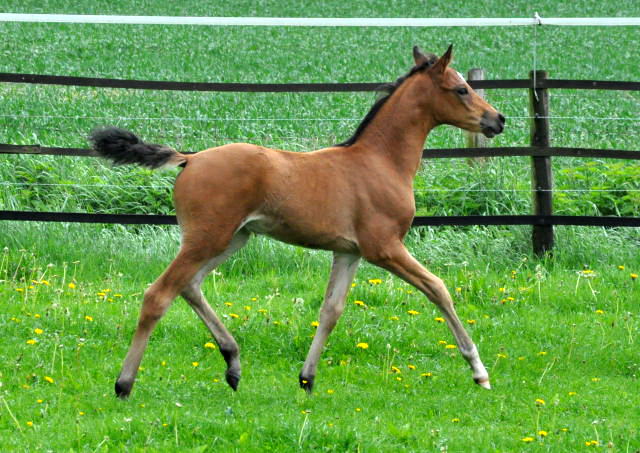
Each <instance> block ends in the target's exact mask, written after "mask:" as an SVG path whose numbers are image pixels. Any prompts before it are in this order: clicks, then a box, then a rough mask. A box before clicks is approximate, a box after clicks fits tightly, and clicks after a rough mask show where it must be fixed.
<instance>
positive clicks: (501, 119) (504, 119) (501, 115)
mask: <svg viewBox="0 0 640 453" xmlns="http://www.w3.org/2000/svg"><path fill="white" fill-rule="evenodd" d="M498 119H499V120H500V122H501V123H502V124H504V123H506V122H507V119H506V118H505V117H504V115H503V114H502V113H498Z"/></svg>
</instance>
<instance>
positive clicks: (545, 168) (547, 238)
mask: <svg viewBox="0 0 640 453" xmlns="http://www.w3.org/2000/svg"><path fill="white" fill-rule="evenodd" d="M530 78H531V86H532V88H531V89H530V90H529V99H530V103H529V105H530V109H531V116H532V117H533V120H532V121H531V146H536V147H540V148H546V147H548V146H549V144H550V140H549V92H548V90H547V89H546V88H541V89H539V88H537V87H534V82H537V81H541V80H545V79H546V78H547V72H546V71H535V73H534V71H531V73H530ZM552 188H553V173H552V171H551V157H549V156H546V157H537V156H534V157H532V158H531V190H532V195H533V214H534V215H546V216H550V215H552V214H553V202H552V192H551V191H552ZM532 240H533V251H534V253H535V254H536V255H538V256H542V255H544V254H545V253H547V252H551V249H552V248H553V242H554V239H553V225H534V226H533V234H532Z"/></svg>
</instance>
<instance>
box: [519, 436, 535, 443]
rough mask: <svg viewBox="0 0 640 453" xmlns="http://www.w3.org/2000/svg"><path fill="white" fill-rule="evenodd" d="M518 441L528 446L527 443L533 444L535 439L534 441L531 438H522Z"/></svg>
mask: <svg viewBox="0 0 640 453" xmlns="http://www.w3.org/2000/svg"><path fill="white" fill-rule="evenodd" d="M520 440H521V441H522V442H525V443H527V444H528V443H531V442H533V441H534V440H535V439H534V438H533V437H523V438H522V439H520Z"/></svg>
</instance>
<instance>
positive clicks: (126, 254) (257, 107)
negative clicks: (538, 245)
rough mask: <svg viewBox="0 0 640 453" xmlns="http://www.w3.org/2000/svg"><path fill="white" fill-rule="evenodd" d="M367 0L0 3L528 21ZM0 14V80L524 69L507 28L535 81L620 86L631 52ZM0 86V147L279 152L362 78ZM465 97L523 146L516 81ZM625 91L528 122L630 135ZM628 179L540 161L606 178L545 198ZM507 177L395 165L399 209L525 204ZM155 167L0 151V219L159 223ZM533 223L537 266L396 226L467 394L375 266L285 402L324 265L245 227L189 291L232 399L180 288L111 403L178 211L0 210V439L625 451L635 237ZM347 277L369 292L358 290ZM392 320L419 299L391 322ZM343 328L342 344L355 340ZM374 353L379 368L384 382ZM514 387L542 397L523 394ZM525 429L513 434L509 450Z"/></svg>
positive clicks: (616, 47)
mask: <svg viewBox="0 0 640 453" xmlns="http://www.w3.org/2000/svg"><path fill="white" fill-rule="evenodd" d="M636 3H637V2H631V1H621V2H616V3H615V4H614V3H611V2H595V1H586V2H563V3H558V2H539V4H538V5H536V8H535V9H537V11H538V12H539V13H540V14H541V15H542V16H549V17H550V16H567V17H571V16H584V15H586V14H587V12H588V15H589V16H616V15H625V16H638V15H640V11H639V10H638V5H637V4H636ZM389 5H390V4H386V3H382V2H371V1H362V2H356V3H347V2H321V3H313V4H308V5H304V8H302V7H301V5H299V4H297V3H294V2H266V1H261V2H246V1H240V2H226V3H224V2H222V3H220V2H219V3H218V4H214V5H212V4H207V3H203V2H195V1H192V0H189V1H185V2H158V1H155V2H154V1H145V2H137V3H136V4H135V5H132V4H131V2H125V1H115V2H109V5H108V8H107V7H106V6H105V5H104V4H102V3H99V2H98V3H96V2H69V1H64V0H49V1H46V2H34V1H26V2H24V1H23V2H17V1H13V0H8V1H6V2H5V4H4V6H3V11H4V12H50V13H52V12H56V13H87V14H98V13H113V14H158V15H160V14H167V15H169V14H170V15H212V16H214V15H221V16H245V15H255V16H309V17H313V16H318V17H322V16H332V17H349V16H351V17H359V16H362V17H479V16H486V15H491V16H496V17H528V16H531V15H532V14H533V10H532V7H531V6H530V2H524V1H515V2H510V3H509V4H508V5H507V4H503V3H500V4H498V3H496V2H473V3H471V2H464V3H462V4H460V3H459V2H458V3H454V2H445V1H439V2H430V3H429V5H428V8H425V4H424V2H416V1H409V0H404V1H396V2H393V4H392V6H389ZM0 31H1V32H2V35H3V47H2V49H1V50H0V54H1V55H2V56H3V58H2V59H0V71H4V72H32V73H46V74H60V75H79V76H100V77H119V78H137V79H157V80H185V81H212V82H358V81H364V82H372V81H390V80H393V79H395V78H396V77H397V76H399V75H401V74H403V73H405V72H406V71H407V70H408V68H409V67H410V65H411V54H410V50H411V46H412V45H413V44H420V45H421V46H422V47H423V48H424V49H425V50H427V51H435V52H442V51H444V49H445V48H446V46H447V45H448V44H449V43H451V42H453V43H454V44H455V46H456V47H455V63H454V66H455V67H456V68H457V69H458V70H460V71H462V72H464V71H466V70H467V69H469V68H472V67H478V66H480V67H483V68H485V69H486V70H487V72H488V77H489V78H505V79H506V78H525V77H527V76H528V73H529V71H530V70H531V69H532V64H533V56H534V55H533V48H532V45H531V40H532V39H533V38H534V37H535V38H536V39H537V56H536V64H537V67H538V68H541V69H546V70H548V71H549V72H550V76H551V77H554V78H578V79H609V80H637V78H638V73H637V61H636V59H635V58H634V56H635V54H634V53H633V49H635V47H634V46H635V44H636V43H637V42H638V40H639V39H640V34H639V33H640V30H639V29H638V27H623V28H608V27H601V28H597V27H596V28H574V27H571V28H546V27H545V28H541V29H540V28H538V29H536V30H534V29H533V28H468V29H461V28H450V29H442V28H438V29H409V28H407V29H373V28H370V29H355V28H354V29H344V28H340V29H338V28H335V29H333V28H317V29H302V28H246V27H242V28H208V27H160V26H151V27H143V26H117V25H114V26H104V25H53V24H38V25H36V24H0ZM0 96H1V98H2V102H1V103H0V142H4V143H22V144H34V143H40V144H42V145H48V146H70V147H84V146H86V141H85V137H86V135H87V133H88V132H89V131H90V130H91V129H92V128H94V127H96V126H99V125H105V124H115V125H119V126H121V127H126V128H130V129H132V130H135V131H136V132H138V133H139V134H140V135H141V136H143V137H144V138H145V139H147V140H149V141H155V142H159V143H166V144H169V145H172V146H175V147H177V148H179V149H181V150H188V151H192V150H193V151H195V150H199V149H202V148H206V147H210V146H214V145H219V144H223V143H228V142H230V141H250V142H255V143H260V144H264V145H268V146H274V147H280V148H285V149H292V150H297V151H307V150H310V149H315V148H319V147H323V146H326V145H330V144H332V143H335V142H337V141H340V140H342V139H345V138H347V137H348V136H350V135H351V133H352V132H353V130H354V128H355V127H356V125H357V124H358V121H359V120H360V118H362V116H363V115H364V114H365V113H366V111H367V110H368V108H369V107H370V105H371V104H372V103H373V100H374V95H373V94H371V93H367V94H362V93H360V94H356V93H349V94H332V93H323V94H268V93H253V94H251V93H245V94H242V93H181V92H147V91H141V90H108V89H103V90H99V89H91V88H74V87H66V88H65V87H53V86H32V85H20V84H4V85H2V86H0ZM487 96H488V98H489V100H490V101H491V102H492V103H493V104H495V105H496V107H498V108H499V109H501V111H503V112H504V113H505V114H506V116H507V117H508V123H507V130H506V131H505V134H503V135H501V136H499V137H497V138H496V139H494V140H493V142H492V143H493V144H495V145H496V146H518V145H527V144H528V143H529V135H528V134H529V130H528V122H527V119H526V118H524V117H526V116H528V111H527V104H528V99H527V93H526V91H524V90H499V91H489V92H488V93H487ZM638 105H640V98H639V95H638V94H636V93H632V92H629V93H626V92H583V91H557V92H556V91H553V92H552V93H551V112H552V114H553V116H554V117H559V118H554V119H552V122H551V125H552V142H553V144H554V145H557V146H585V147H598V148H616V149H630V150H634V149H638V145H637V143H638V138H639V137H638V130H639V129H638V128H637V127H636V126H637V123H638V121H637V117H638V108H637V107H638ZM568 117H570V118H568ZM594 118H618V119H617V120H608V121H604V120H597V119H594ZM243 119H246V120H243ZM428 146H429V147H432V148H439V147H452V146H464V136H463V135H462V134H461V133H460V132H459V131H457V130H455V129H452V128H447V127H445V128H439V129H437V130H436V131H434V132H433V134H432V135H431V136H430V137H429V142H428ZM637 170H638V166H637V164H634V163H631V162H622V161H613V160H586V159H566V158H558V159H554V176H555V184H556V187H557V188H560V189H570V190H575V189H578V190H584V191H588V190H590V189H603V188H604V189H619V188H622V189H625V190H626V189H628V191H627V192H625V193H617V192H616V193H613V192H570V191H566V192H562V191H558V192H556V194H555V195H554V197H555V198H554V206H555V209H556V212H557V213H559V214H571V215H579V214H588V215H599V214H606V215H611V214H613V215H636V216H637V215H639V210H640V200H638V198H637V194H638V193H640V192H638V190H640V186H639V185H638V184H639V183H638V181H640V179H639V178H638V174H637ZM529 171H530V170H529V160H528V159H526V158H505V159H495V160H492V161H490V162H489V163H488V164H486V165H484V166H471V167H470V166H469V165H468V164H467V163H466V162H465V161H464V160H462V159H458V160H446V161H445V160H436V161H430V162H425V164H424V165H423V168H422V169H421V170H420V173H419V175H418V178H417V179H416V201H417V204H418V207H419V212H420V213H422V214H431V215H463V214H512V213H513V214H528V213H530V212H531V207H530V192H529V190H530V182H529V179H528V178H529ZM175 174H176V173H175V172H168V173H160V174H158V173H151V172H148V171H146V170H141V169H134V168H116V169H113V168H110V167H108V166H106V165H104V164H103V163H101V162H98V161H95V160H93V159H73V158H53V157H32V156H3V157H2V159H1V160H0V181H2V183H1V184H2V185H1V186H0V187H1V189H0V209H16V210H20V209H26V210H28V209H34V210H58V211H62V210H66V211H79V212H119V213H129V212H131V213H133V212H139V213H170V212H172V207H171V203H170V193H171V184H172V181H173V180H174V178H175ZM494 190H495V191H494ZM625 197H626V198H625ZM556 231H557V241H556V243H557V245H556V248H555V251H554V256H553V257H552V258H546V259H544V260H540V259H537V258H535V257H533V256H532V255H531V252H530V248H531V247H530V228H528V227H510V228H477V227H472V228H438V229H431V228H421V229H418V230H414V231H412V232H411V233H410V235H409V238H408V243H409V247H410V249H411V250H412V251H413V252H414V253H415V255H416V256H417V257H418V258H419V259H420V261H421V262H423V263H425V264H426V265H427V267H428V268H429V269H430V270H432V271H433V272H434V273H436V274H437V275H440V276H441V277H443V278H444V280H445V281H446V283H447V285H448V287H449V288H450V290H451V292H452V293H453V295H454V298H455V300H456V304H457V310H458V312H459V314H460V317H461V318H462V319H463V321H465V322H466V321H467V320H473V321H475V323H469V324H465V325H466V327H467V328H468V330H469V331H470V333H471V335H472V337H473V338H474V340H475V342H476V343H477V344H478V347H479V349H480V353H481V356H482V358H483V360H484V363H485V365H486V366H487V368H488V369H489V372H490V374H491V377H492V383H493V385H494V389H493V390H492V391H490V392H487V391H482V389H480V388H479V387H477V386H475V385H474V384H473V383H472V381H471V379H470V377H471V376H470V372H469V370H468V368H467V366H466V364H465V362H464V361H463V360H462V359H461V357H460V356H459V354H458V353H457V352H456V351H455V350H450V349H446V348H445V346H444V345H442V344H439V342H440V341H445V342H447V344H450V343H452V342H453V338H452V336H451V334H450V333H449V332H448V330H447V329H446V327H445V325H443V324H441V323H438V322H437V321H435V320H434V319H435V318H436V317H438V316H439V315H438V313H437V312H436V310H435V308H434V307H433V306H432V305H431V304H429V303H428V302H427V301H426V299H425V298H424V297H423V296H421V295H419V294H417V292H416V291H412V289H411V288H409V287H408V286H406V285H405V284H403V283H402V282H400V281H399V280H397V279H395V278H391V277H390V276H389V275H388V274H386V273H384V272H382V271H380V270H378V269H376V268H374V267H372V266H369V265H367V264H364V265H362V266H361V268H360V270H359V272H358V275H357V278H356V283H357V285H356V286H355V287H354V288H353V290H352V292H351V294H350V295H349V299H348V309H347V310H346V312H345V314H344V316H343V318H342V319H341V321H340V322H339V324H338V327H337V328H336V330H335V332H334V334H333V335H332V336H331V338H330V340H329V344H328V346H327V348H326V350H325V352H324V354H323V357H322V361H321V363H320V366H319V374H318V377H317V383H316V391H315V394H314V395H313V396H312V397H308V396H306V394H305V393H304V392H303V391H302V390H300V389H299V388H298V384H297V376H298V373H299V371H300V368H301V366H302V362H303V360H304V357H305V355H306V352H307V349H308V347H309V345H310V342H311V338H310V336H311V335H312V334H313V332H314V328H313V327H312V325H311V323H312V322H313V321H314V320H316V318H317V313H318V310H319V307H320V304H321V301H322V295H323V293H324V288H325V285H326V282H327V278H328V273H329V267H330V256H329V254H327V253H325V252H317V251H309V250H304V249H300V248H294V247H290V246H286V245H282V244H280V243H276V242H274V241H270V240H267V239H259V238H254V239H252V241H251V242H250V244H249V245H248V246H247V247H246V248H245V249H243V250H241V251H240V252H239V253H238V254H237V255H236V256H235V257H234V258H232V259H231V260H229V262H227V263H225V264H224V265H223V266H222V267H221V268H220V269H219V273H216V274H215V275H214V276H211V277H209V278H208V280H207V281H206V282H205V285H204V291H205V294H206V296H207V298H208V299H209V300H210V302H211V303H212V305H213V307H214V309H215V310H216V311H217V312H218V313H219V314H220V315H222V316H223V319H224V322H225V323H226V324H227V325H228V327H229V328H230V330H231V331H232V332H233V334H234V336H235V337H236V338H237V340H238V342H239V344H240V347H241V351H242V362H243V380H242V382H241V383H240V389H239V392H237V393H233V392H232V391H231V390H230V389H229V388H228V387H227V386H226V384H225V383H224V379H223V373H224V361H223V360H222V358H221V357H220V355H219V353H218V351H216V350H211V349H209V348H205V347H204V345H205V344H206V343H208V342H210V341H211V338H210V335H209V334H208V332H207V330H206V329H205V328H204V326H203V325H202V324H201V323H200V321H199V320H198V319H197V317H196V316H195V315H194V314H193V313H192V312H191V310H190V309H189V308H188V306H187V305H186V304H185V303H184V302H183V301H176V303H175V304H174V306H173V307H172V308H171V310H169V312H168V314H167V315H166V317H165V318H164V319H163V320H162V322H161V323H160V324H159V326H158V328H157V329H156V331H155V332H154V334H153V336H152V339H151V343H150V345H149V348H148V351H147V354H146V356H145V359H144V361H143V363H142V367H143V370H142V371H141V372H140V375H139V380H138V382H137V384H136V386H135V388H134V392H133V394H132V397H131V398H130V399H129V400H128V401H119V400H117V399H116V398H115V397H114V396H113V384H114V380H115V377H116V376H117V374H118V372H119V368H120V365H121V362H122V359H123V358H124V356H125V354H126V350H127V347H128V345H129V341H130V338H131V335H132V333H133V330H134V328H135V324H136V319H137V314H138V310H139V305H140V299H141V294H142V293H143V291H144V289H145V288H146V287H147V285H149V284H150V283H151V282H152V281H153V280H154V279H155V278H156V277H157V275H159V273H160V272H162V270H163V269H164V268H165V266H166V265H167V264H168V263H169V262H170V260H171V259H172V258H173V256H174V255H175V252H176V250H177V247H178V242H179V232H178V230H177V228H175V227H167V228H150V227H135V228H134V227H131V228H124V227H120V226H101V225H73V224H62V225H61V224H38V223H28V222H23V223H18V222H3V223H2V228H0V329H2V348H0V363H1V364H2V365H1V366H0V383H1V386H0V399H1V400H0V439H2V442H1V445H2V450H3V451H32V450H51V451H122V450H126V451H172V450H174V451H238V452H246V451H271V450H273V451H294V450H300V451H375V452H377V451H398V450H400V451H452V452H453V451H464V452H470V451H479V452H485V451H496V452H498V451H528V450H539V451H543V450H544V451H558V452H567V451H579V450H582V449H587V450H588V449H590V448H591V449H596V450H604V449H606V450H612V451H636V450H640V440H639V439H640V433H639V432H638V428H637V427H638V426H640V418H639V417H638V412H637V407H638V405H639V404H640V400H639V397H638V392H637V388H638V375H639V373H640V362H639V361H638V354H637V350H638V340H637V338H638V334H639V333H640V332H639V331H640V323H639V322H638V307H637V301H638V300H640V287H639V284H640V281H638V280H633V279H632V278H631V274H639V273H640V255H638V250H639V247H640V233H639V232H638V231H637V229H606V230H605V229H599V228H568V227H558V228H556ZM619 266H623V267H624V269H619ZM585 270H592V271H594V272H593V273H589V272H587V273H585V272H584V271H585ZM514 271H515V273H514ZM370 279H381V280H382V282H381V283H380V284H371V283H369V280H370ZM44 282H46V283H44ZM69 283H74V284H75V288H71V287H69ZM458 288H459V290H458ZM107 290H108V291H107ZM120 296H121V297H120ZM254 299H255V300H254ZM511 299H513V300H511ZM356 300H360V301H363V302H364V303H365V304H366V307H367V308H362V307H360V306H358V305H356V304H355V303H354V302H355V301H356ZM225 302H229V303H232V306H227V305H225V304H224V303H225ZM245 307H250V309H247V308H245ZM263 310H264V312H262V311H263ZM409 310H416V311H418V312H420V314H418V315H415V316H411V315H410V314H408V311H409ZM231 313H234V314H237V315H239V317H238V318H237V319H236V318H233V317H230V314H231ZM396 317H397V319H396ZM35 329H41V330H42V333H40V334H38V333H36V332H35ZM38 332H39V331H38ZM29 340H36V342H35V343H34V344H29V343H27V342H28V341H29ZM360 342H366V343H368V344H369V348H368V349H366V350H361V349H358V348H356V344H357V343H360ZM30 343H31V342H30ZM541 352H545V354H540V353H541ZM521 358H522V359H521ZM194 362H197V363H198V366H194V365H193V363H194ZM163 363H164V364H163ZM409 365H412V366H414V367H415V370H414V369H411V368H410V367H409ZM392 366H395V367H397V368H398V369H399V370H400V371H401V372H400V373H393V372H392V368H391V367H392ZM423 373H431V376H429V377H425V376H421V375H422V374H423ZM46 376H48V377H50V378H52V379H53V382H48V381H47V380H46V379H45V377H46ZM397 378H401V380H398V379H397ZM330 390H331V391H332V392H329V391H330ZM573 392H575V394H573ZM537 399H542V400H544V402H545V403H544V404H543V405H541V404H536V400H537ZM454 420H458V421H454ZM29 422H30V423H29ZM540 431H544V432H546V433H547V435H546V437H543V436H542V435H540V434H538V433H539V432H540ZM528 437H530V438H531V439H532V442H530V443H528V442H524V441H523V440H522V439H523V438H528ZM593 440H598V441H599V444H600V445H599V447H598V448H594V447H587V446H585V442H590V441H593ZM609 444H610V446H609Z"/></svg>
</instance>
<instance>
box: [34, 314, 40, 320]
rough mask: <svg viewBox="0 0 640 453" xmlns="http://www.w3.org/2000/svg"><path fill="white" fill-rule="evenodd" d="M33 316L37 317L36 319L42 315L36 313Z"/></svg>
mask: <svg viewBox="0 0 640 453" xmlns="http://www.w3.org/2000/svg"><path fill="white" fill-rule="evenodd" d="M33 317H34V318H36V319H40V318H41V316H40V315H39V314H38V313H36V314H35V315H33Z"/></svg>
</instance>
